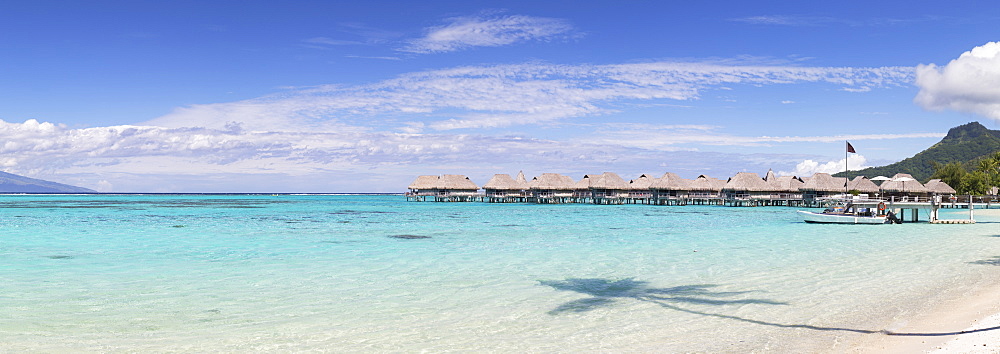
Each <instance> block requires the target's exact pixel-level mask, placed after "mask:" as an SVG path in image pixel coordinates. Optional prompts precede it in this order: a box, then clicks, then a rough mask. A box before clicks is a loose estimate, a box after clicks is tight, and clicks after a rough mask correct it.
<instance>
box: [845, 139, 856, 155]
mask: <svg viewBox="0 0 1000 354" xmlns="http://www.w3.org/2000/svg"><path fill="white" fill-rule="evenodd" d="M847 152H850V153H855V154H856V153H857V152H855V151H854V147H853V146H851V143H850V142H847Z"/></svg>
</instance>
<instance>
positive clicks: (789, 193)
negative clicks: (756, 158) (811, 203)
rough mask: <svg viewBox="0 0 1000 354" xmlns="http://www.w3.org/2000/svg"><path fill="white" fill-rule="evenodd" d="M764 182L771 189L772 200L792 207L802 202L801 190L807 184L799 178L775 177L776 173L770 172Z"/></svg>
mask: <svg viewBox="0 0 1000 354" xmlns="http://www.w3.org/2000/svg"><path fill="white" fill-rule="evenodd" d="M764 182H766V183H767V184H768V186H770V187H771V200H773V201H777V202H779V204H781V205H792V204H795V203H794V201H801V200H802V192H801V191H800V190H799V188H801V187H802V186H803V185H805V182H803V181H802V179H800V178H799V177H797V176H775V174H774V171H771V170H768V171H767V174H766V175H765V176H764Z"/></svg>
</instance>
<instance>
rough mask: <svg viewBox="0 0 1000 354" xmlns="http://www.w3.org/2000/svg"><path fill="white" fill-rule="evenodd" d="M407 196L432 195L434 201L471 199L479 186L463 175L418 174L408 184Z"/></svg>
mask: <svg viewBox="0 0 1000 354" xmlns="http://www.w3.org/2000/svg"><path fill="white" fill-rule="evenodd" d="M409 189H410V193H407V197H414V198H421V199H423V198H426V197H433V199H434V200H436V201H472V200H474V199H475V197H476V196H477V191H479V186H477V185H476V184H475V183H473V182H472V180H470V179H469V177H466V176H465V175H443V176H440V177H438V176H418V177H417V179H416V180H414V181H413V183H410V186H409Z"/></svg>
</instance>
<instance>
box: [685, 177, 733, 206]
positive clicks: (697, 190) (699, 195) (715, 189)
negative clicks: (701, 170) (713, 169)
mask: <svg viewBox="0 0 1000 354" xmlns="http://www.w3.org/2000/svg"><path fill="white" fill-rule="evenodd" d="M725 186H726V180H721V179H717V178H712V177H709V176H707V175H699V176H698V178H695V179H694V181H691V183H689V184H688V198H690V199H691V200H692V201H695V202H696V203H698V201H699V200H701V201H705V202H706V203H709V202H714V201H718V202H720V203H721V200H722V188H723V187H725Z"/></svg>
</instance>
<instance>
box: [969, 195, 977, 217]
mask: <svg viewBox="0 0 1000 354" xmlns="http://www.w3.org/2000/svg"><path fill="white" fill-rule="evenodd" d="M972 208H973V203H972V195H971V194H970V195H969V220H970V221H973V222H975V221H976V218H975V216H974V215H973V212H972Z"/></svg>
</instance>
